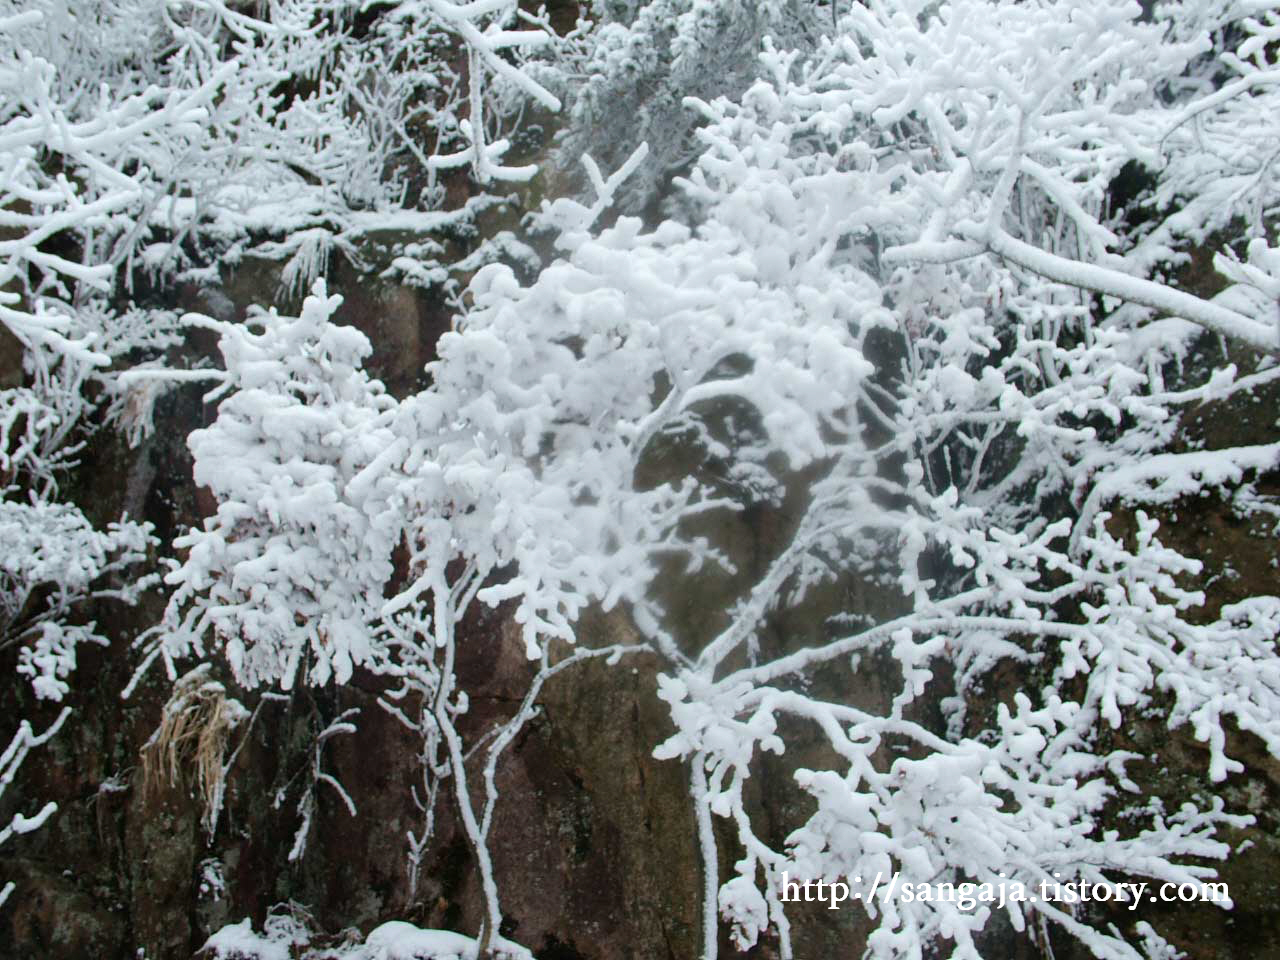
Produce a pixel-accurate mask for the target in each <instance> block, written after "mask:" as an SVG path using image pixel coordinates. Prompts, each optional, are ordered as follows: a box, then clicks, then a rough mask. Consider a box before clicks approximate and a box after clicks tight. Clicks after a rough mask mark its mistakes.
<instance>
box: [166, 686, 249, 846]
mask: <svg viewBox="0 0 1280 960" xmlns="http://www.w3.org/2000/svg"><path fill="white" fill-rule="evenodd" d="M208 674H209V664H207V663H206V664H202V665H200V666H199V667H197V668H196V669H194V670H192V671H191V672H190V673H188V674H186V675H185V676H183V677H181V678H180V679H179V680H178V681H177V683H175V684H174V687H173V693H172V694H171V695H170V697H169V700H168V702H167V703H166V704H165V706H164V716H163V718H162V719H161V721H160V727H159V728H158V729H157V730H156V732H155V733H153V734H152V735H151V739H150V740H148V741H147V743H146V745H145V746H143V748H142V777H143V789H144V790H145V791H146V793H147V794H148V795H149V796H155V795H157V794H159V793H161V792H163V790H164V789H165V788H166V787H179V786H182V785H183V783H184V782H186V778H185V777H184V771H186V770H188V769H192V768H194V785H195V788H196V790H197V791H198V792H199V795H200V798H201V801H202V802H203V805H204V816H203V818H202V822H203V824H204V827H205V830H207V831H208V832H209V833H210V834H212V833H213V831H214V828H215V827H216V826H217V822H218V815H219V813H220V812H221V810H222V800H223V793H224V791H225V788H226V774H227V766H226V764H225V758H226V755H227V745H228V742H229V741H230V737H231V731H232V730H234V729H235V728H236V727H237V726H239V725H240V723H241V722H242V721H243V720H244V719H245V718H246V717H247V716H248V711H246V710H245V708H244V707H243V706H241V704H240V702H239V701H238V700H235V699H232V698H231V697H228V696H227V690H226V688H225V687H224V686H223V685H222V684H221V683H218V682H217V681H216V680H211V679H209V676H208Z"/></svg>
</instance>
